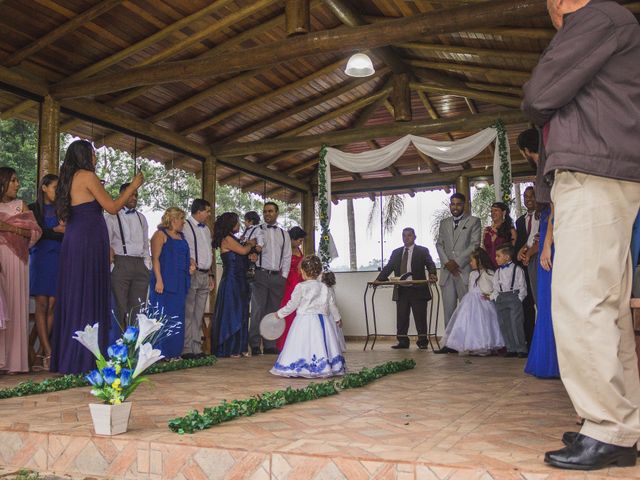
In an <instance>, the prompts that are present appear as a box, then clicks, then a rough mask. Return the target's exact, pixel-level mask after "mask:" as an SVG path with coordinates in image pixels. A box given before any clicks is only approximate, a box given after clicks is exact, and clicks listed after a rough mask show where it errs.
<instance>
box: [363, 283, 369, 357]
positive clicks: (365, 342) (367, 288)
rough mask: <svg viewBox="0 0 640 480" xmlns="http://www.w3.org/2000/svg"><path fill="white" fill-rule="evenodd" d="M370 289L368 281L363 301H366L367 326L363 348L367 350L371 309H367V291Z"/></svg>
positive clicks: (365, 315) (365, 318) (365, 317)
mask: <svg viewBox="0 0 640 480" xmlns="http://www.w3.org/2000/svg"><path fill="white" fill-rule="evenodd" d="M368 291H369V284H368V283H367V286H366V287H365V289H364V296H363V301H364V321H365V325H366V327H367V338H366V340H365V341H364V348H363V349H362V350H367V345H368V344H369V336H370V334H369V311H368V309H367V292H368Z"/></svg>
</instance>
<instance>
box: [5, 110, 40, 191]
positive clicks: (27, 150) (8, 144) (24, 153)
mask: <svg viewBox="0 0 640 480" xmlns="http://www.w3.org/2000/svg"><path fill="white" fill-rule="evenodd" d="M37 163H38V126H37V125H35V124H33V123H30V122H23V121H21V120H14V119H11V120H0V166H1V167H11V168H13V169H14V170H15V171H16V173H17V175H18V180H20V184H21V186H20V191H19V192H18V195H19V196H20V198H22V199H23V200H24V201H25V202H27V203H31V202H33V201H35V198H36V171H37Z"/></svg>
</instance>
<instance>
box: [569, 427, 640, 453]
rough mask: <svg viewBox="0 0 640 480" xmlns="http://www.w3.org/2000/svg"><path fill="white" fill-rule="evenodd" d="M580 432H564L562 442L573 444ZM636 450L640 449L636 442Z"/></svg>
mask: <svg viewBox="0 0 640 480" xmlns="http://www.w3.org/2000/svg"><path fill="white" fill-rule="evenodd" d="M578 435H579V433H578V432H564V433H563V434H562V443H564V444H565V445H566V446H567V447H568V446H570V445H572V444H573V442H575V441H576V438H578ZM634 447H635V449H636V451H638V444H637V443H636V444H635V445H634ZM636 455H637V456H638V457H640V451H638V453H637V454H636Z"/></svg>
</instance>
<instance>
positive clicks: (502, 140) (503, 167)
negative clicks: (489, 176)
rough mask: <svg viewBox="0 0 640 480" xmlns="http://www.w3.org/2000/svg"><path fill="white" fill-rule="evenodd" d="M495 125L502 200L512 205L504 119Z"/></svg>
mask: <svg viewBox="0 0 640 480" xmlns="http://www.w3.org/2000/svg"><path fill="white" fill-rule="evenodd" d="M494 126H495V128H496V130H497V131H498V153H499V154H500V173H501V174H502V179H501V181H500V191H501V192H502V199H501V200H502V201H503V202H504V203H506V204H507V205H510V204H511V202H512V201H513V199H512V198H511V187H512V181H511V165H510V163H509V155H508V153H507V150H508V146H507V130H506V129H505V127H504V123H502V120H498V121H497V122H496V123H495V125H494Z"/></svg>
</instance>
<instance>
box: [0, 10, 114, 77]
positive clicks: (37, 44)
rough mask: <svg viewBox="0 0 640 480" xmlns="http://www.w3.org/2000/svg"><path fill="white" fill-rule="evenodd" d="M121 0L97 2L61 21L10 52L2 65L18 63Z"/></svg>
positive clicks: (9, 65) (8, 65) (10, 65)
mask: <svg viewBox="0 0 640 480" xmlns="http://www.w3.org/2000/svg"><path fill="white" fill-rule="evenodd" d="M123 1H124V0H103V1H101V2H99V3H97V4H96V5H94V6H93V7H91V8H89V9H88V10H85V11H84V12H82V13H80V14H78V15H76V16H75V17H73V18H72V19H71V20H69V21H67V22H65V23H63V24H62V25H60V26H59V27H57V28H55V29H54V30H51V31H50V32H49V33H47V34H46V35H44V36H42V37H40V38H38V39H37V40H34V41H33V42H31V43H30V44H29V45H27V46H26V47H23V48H21V49H20V50H18V51H17V52H15V53H14V54H12V55H11V56H10V57H9V58H8V59H7V60H5V62H4V65H5V66H7V67H13V66H15V65H19V64H20V63H21V62H22V61H23V60H24V59H25V58H27V57H29V56H31V55H33V54H34V53H36V52H38V51H40V50H42V49H43V48H45V47H46V46H48V45H51V44H52V43H53V42H55V41H56V40H58V39H59V38H62V37H63V36H65V35H66V34H68V33H71V32H73V31H74V30H77V29H78V28H80V27H82V26H83V25H85V24H86V23H88V22H91V21H92V20H93V19H94V18H96V17H99V16H100V15H102V14H103V13H105V12H108V11H109V10H111V9H112V8H114V7H116V6H118V5H120V4H121V3H122V2H123Z"/></svg>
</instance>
